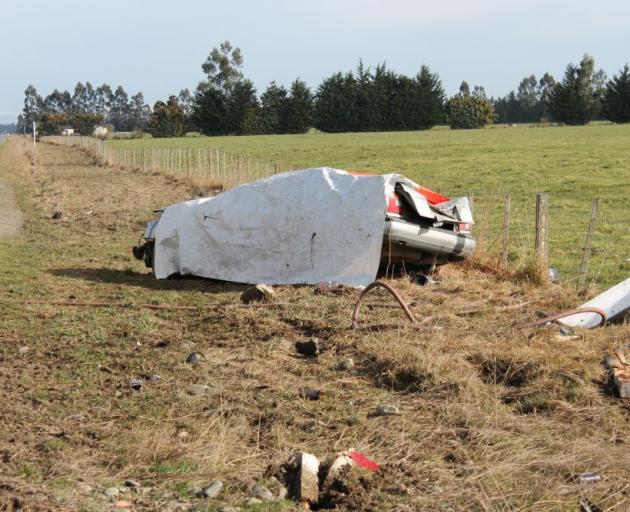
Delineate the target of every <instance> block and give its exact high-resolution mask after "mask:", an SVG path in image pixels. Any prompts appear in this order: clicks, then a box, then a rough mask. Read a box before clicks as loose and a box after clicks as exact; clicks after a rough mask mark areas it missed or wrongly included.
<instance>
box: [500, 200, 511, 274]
mask: <svg viewBox="0 0 630 512" xmlns="http://www.w3.org/2000/svg"><path fill="white" fill-rule="evenodd" d="M511 208H512V198H511V196H510V194H505V207H504V210H503V253H502V254H501V263H503V266H504V267H507V264H508V254H509V250H510V211H511Z"/></svg>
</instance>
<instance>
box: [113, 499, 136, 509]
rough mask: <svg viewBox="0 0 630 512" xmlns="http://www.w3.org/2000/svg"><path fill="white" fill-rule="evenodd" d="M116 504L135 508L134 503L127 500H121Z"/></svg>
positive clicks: (117, 506) (119, 506)
mask: <svg viewBox="0 0 630 512" xmlns="http://www.w3.org/2000/svg"><path fill="white" fill-rule="evenodd" d="M114 505H116V508H122V509H128V508H133V503H131V502H130V501H127V500H119V501H117V502H116V503H115V504H114Z"/></svg>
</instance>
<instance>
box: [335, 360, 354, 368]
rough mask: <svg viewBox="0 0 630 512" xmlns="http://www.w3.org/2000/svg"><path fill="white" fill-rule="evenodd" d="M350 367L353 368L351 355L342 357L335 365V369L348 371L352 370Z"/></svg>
mask: <svg viewBox="0 0 630 512" xmlns="http://www.w3.org/2000/svg"><path fill="white" fill-rule="evenodd" d="M352 368H354V359H352V358H351V357H347V358H345V359H342V360H341V361H340V362H339V364H338V365H337V370H339V371H348V370H352Z"/></svg>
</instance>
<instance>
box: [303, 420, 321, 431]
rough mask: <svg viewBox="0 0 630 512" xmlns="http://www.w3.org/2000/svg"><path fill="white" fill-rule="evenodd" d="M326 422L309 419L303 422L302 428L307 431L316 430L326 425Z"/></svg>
mask: <svg viewBox="0 0 630 512" xmlns="http://www.w3.org/2000/svg"><path fill="white" fill-rule="evenodd" d="M325 426H326V424H325V423H324V422H323V421H320V420H309V421H306V422H304V423H303V424H302V430H304V431H305V432H315V431H316V430H317V429H318V428H322V427H325Z"/></svg>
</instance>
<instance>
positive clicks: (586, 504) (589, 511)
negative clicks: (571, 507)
mask: <svg viewBox="0 0 630 512" xmlns="http://www.w3.org/2000/svg"><path fill="white" fill-rule="evenodd" d="M580 512H604V511H603V510H602V508H601V507H598V506H597V505H595V503H592V502H590V501H588V500H586V499H584V500H580Z"/></svg>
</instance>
